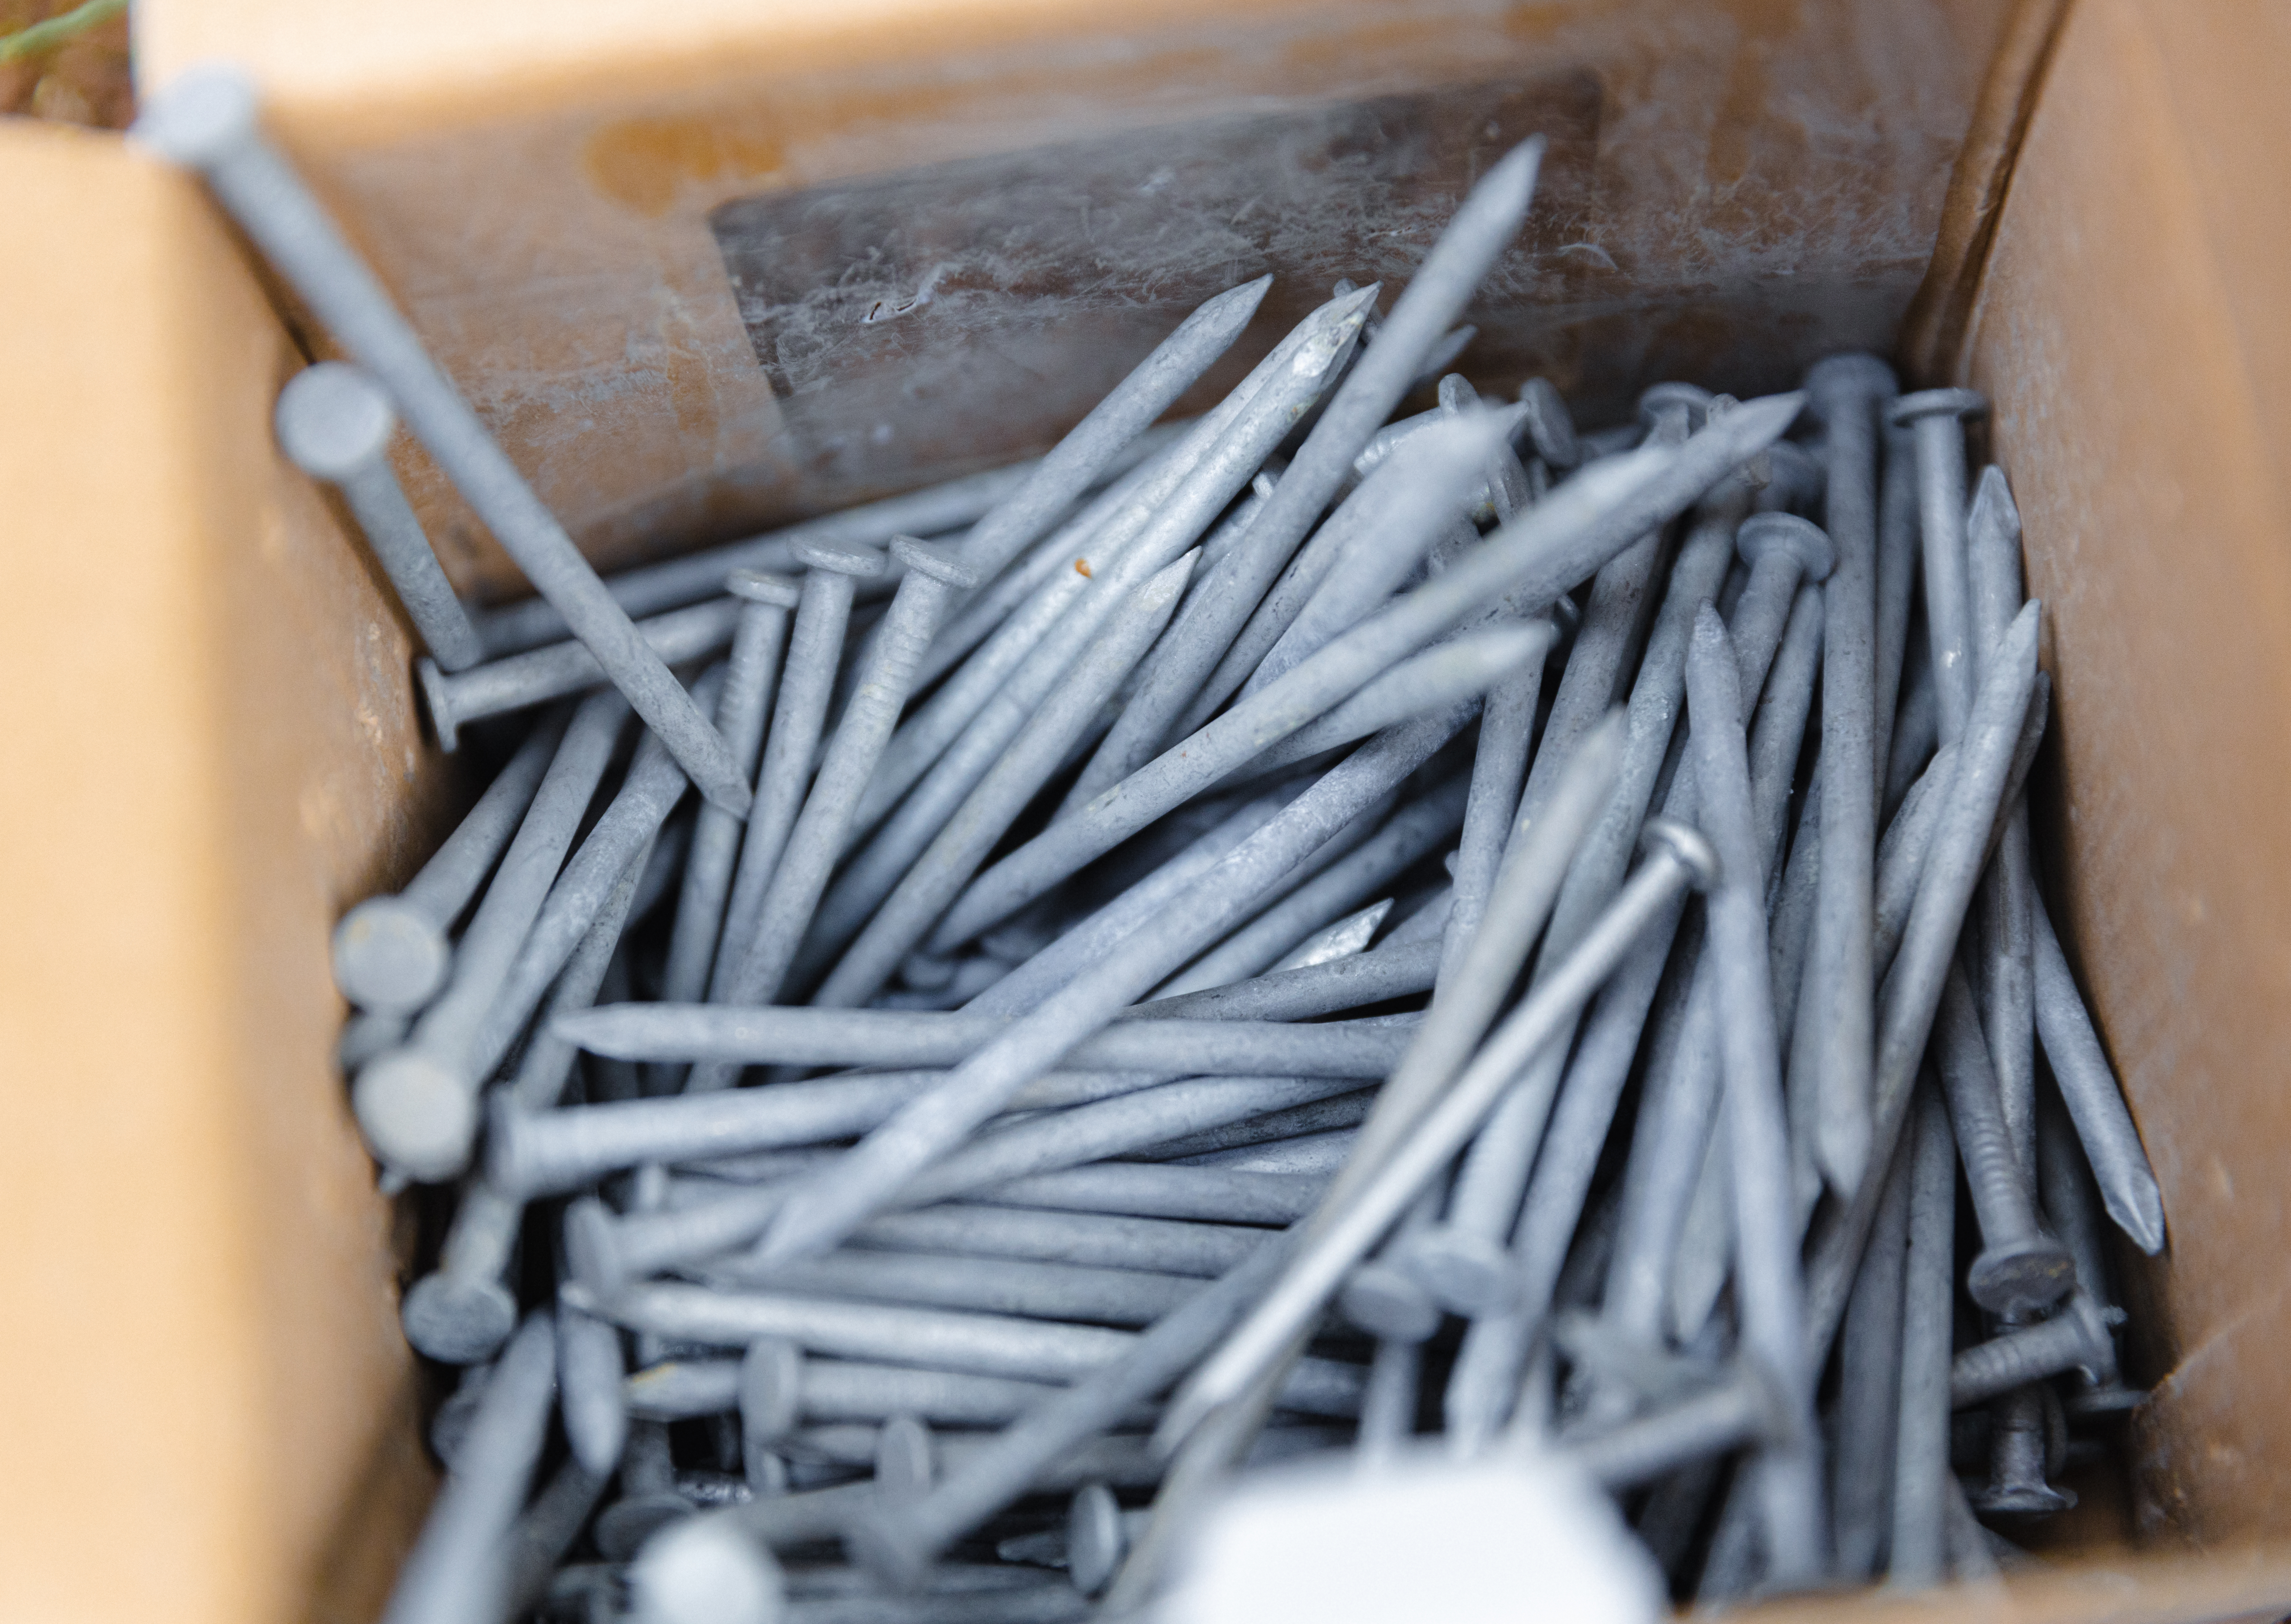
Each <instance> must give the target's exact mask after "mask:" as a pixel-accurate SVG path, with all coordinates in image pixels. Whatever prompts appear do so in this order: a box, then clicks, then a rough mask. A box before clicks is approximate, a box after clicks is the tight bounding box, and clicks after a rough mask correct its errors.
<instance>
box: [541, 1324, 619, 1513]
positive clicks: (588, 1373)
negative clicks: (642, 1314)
mask: <svg viewBox="0 0 2291 1624" xmlns="http://www.w3.org/2000/svg"><path fill="white" fill-rule="evenodd" d="M625 1374H626V1371H625V1368H624V1366H623V1362H622V1358H621V1333H620V1332H619V1331H615V1330H614V1329H613V1327H612V1326H610V1325H608V1324H607V1323H605V1322H604V1321H602V1320H599V1319H593V1318H591V1316H589V1315H588V1314H583V1313H582V1312H581V1311H580V1310H579V1309H578V1308H574V1307H570V1306H565V1305H561V1304H560V1305H559V1307H558V1310H557V1386H558V1392H559V1410H560V1411H562V1412H563V1414H564V1418H565V1435H566V1438H567V1440H568V1441H569V1442H570V1443H572V1445H573V1456H574V1459H575V1460H576V1461H577V1462H578V1463H579V1464H580V1466H581V1467H582V1468H583V1470H584V1471H587V1472H588V1473H590V1474H591V1475H594V1476H596V1477H599V1478H603V1477H607V1476H610V1475H612V1471H613V1468H614V1467H616V1466H618V1465H619V1464H620V1459H621V1451H622V1448H623V1446H624V1445H625V1444H626V1443H627V1442H628V1435H629V1412H628V1404H627V1400H626V1398H625V1395H623V1391H622V1387H623V1378H624V1376H625Z"/></svg>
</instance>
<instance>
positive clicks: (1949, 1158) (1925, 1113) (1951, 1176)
mask: <svg viewBox="0 0 2291 1624" xmlns="http://www.w3.org/2000/svg"><path fill="white" fill-rule="evenodd" d="M1913 1114H1914V1117H1915V1120H1916V1124H1917V1128H1916V1132H1915V1134H1914V1136H1913V1138H1912V1141H1911V1143H1912V1146H1913V1148H1912V1151H1911V1154H1910V1173H1909V1258H1908V1262H1907V1265H1906V1266H1905V1269H1904V1272H1903V1276H1902V1298H1901V1302H1902V1306H1901V1330H1902V1336H1901V1405H1900V1409H1899V1411H1897V1414H1898V1416H1899V1419H1898V1420H1897V1422H1896V1423H1895V1429H1894V1438H1895V1444H1894V1457H1893V1460H1894V1465H1893V1533H1892V1537H1891V1543H1890V1545H1889V1552H1890V1555H1889V1556H1888V1558H1887V1566H1886V1582H1887V1584H1888V1585H1890V1586H1893V1587H1896V1588H1916V1587H1920V1586H1925V1585H1934V1584H1939V1583H1940V1582H1941V1580H1943V1579H1945V1578H1947V1577H1948V1574H1949V1566H1948V1560H1949V1558H1948V1547H1947V1522H1946V1505H1945V1501H1944V1496H1943V1490H1944V1488H1945V1487H1946V1480H1947V1478H1948V1477H1949V1331H1950V1328H1951V1326H1952V1325H1954V1324H1955V1323H1956V1318H1957V1314H1956V1303H1957V1256H1956V1226H1957V1146H1956V1144H1955V1142H1954V1141H1953V1140H1952V1138H1950V1135H1949V1115H1948V1113H1947V1112H1946V1111H1944V1110H1943V1109H1942V1107H1941V1101H1940V1099H1939V1098H1938V1097H1935V1094H1934V1093H1933V1091H1928V1092H1927V1093H1926V1094H1925V1096H1924V1097H1923V1100H1922V1103H1920V1104H1919V1105H1917V1107H1916V1109H1915V1111H1914V1113H1913Z"/></svg>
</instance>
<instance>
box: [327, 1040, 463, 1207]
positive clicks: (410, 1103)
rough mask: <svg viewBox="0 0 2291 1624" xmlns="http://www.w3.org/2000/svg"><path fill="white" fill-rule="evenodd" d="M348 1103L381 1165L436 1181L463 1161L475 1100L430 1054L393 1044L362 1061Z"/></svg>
mask: <svg viewBox="0 0 2291 1624" xmlns="http://www.w3.org/2000/svg"><path fill="white" fill-rule="evenodd" d="M350 1108H351V1109H352V1111H354V1112H355V1113H357V1116H358V1128H359V1129H360V1130H361V1131H363V1132H364V1133H365V1135H366V1144H367V1145H369V1146H372V1147H373V1150H374V1155H375V1156H376V1157H377V1158H378V1159H379V1160H380V1161H381V1162H382V1164H383V1165H384V1166H386V1167H390V1168H393V1169H395V1170H398V1171H399V1172H401V1173H404V1174H406V1176H407V1177H408V1178H414V1179H416V1180H418V1181H421V1182H422V1183H425V1184H436V1183H439V1182H441V1181H443V1180H445V1179H447V1178H452V1177H454V1174H456V1173H458V1172H460V1171H461V1170H462V1168H463V1167H465V1166H466V1165H468V1162H469V1160H470V1141H471V1140H472V1139H474V1138H476V1137H477V1130H478V1107H477V1102H476V1101H475V1100H474V1099H472V1098H471V1097H470V1089H469V1087H468V1085H467V1084H466V1083H464V1082H463V1081H462V1079H460V1078H459V1077H457V1076H455V1075H454V1073H453V1072H452V1071H451V1070H450V1069H449V1068H448V1067H446V1065H442V1064H440V1063H439V1061H438V1059H437V1057H435V1056H432V1055H429V1054H425V1053H423V1052H422V1050H421V1049H392V1050H391V1051H390V1053H388V1054H386V1055H383V1056H382V1057H381V1058H379V1059H377V1060H374V1061H372V1062H370V1063H368V1064H367V1065H366V1068H365V1069H364V1070H363V1071H361V1072H359V1073H358V1081H357V1083H356V1084H355V1085H354V1086H353V1087H352V1088H351V1089H350Z"/></svg>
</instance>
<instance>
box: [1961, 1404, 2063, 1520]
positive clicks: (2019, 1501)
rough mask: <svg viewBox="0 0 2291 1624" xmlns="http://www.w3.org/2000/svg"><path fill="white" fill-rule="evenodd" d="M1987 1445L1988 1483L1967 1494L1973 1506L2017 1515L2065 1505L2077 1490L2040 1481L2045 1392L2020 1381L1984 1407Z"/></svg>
mask: <svg viewBox="0 0 2291 1624" xmlns="http://www.w3.org/2000/svg"><path fill="white" fill-rule="evenodd" d="M1989 1416H1990V1419H1989V1426H1990V1440H1991V1445H1992V1447H1991V1451H1990V1478H1989V1483H1988V1484H1987V1485H1986V1486H1985V1487H1983V1488H1981V1489H1977V1490H1975V1491H1973V1492H1972V1493H1971V1494H1970V1495H1969V1496H1968V1497H1967V1498H1968V1499H1970V1500H1971V1501H1972V1503H1973V1509H1975V1510H1976V1511H1987V1512H1991V1513H1997V1512H2003V1513H2009V1514H2014V1515H2022V1516H2035V1515H2047V1514H2050V1513H2053V1512H2058V1511H2066V1510H2068V1509H2069V1508H2070V1507H2072V1506H2074V1505H2075V1504H2076V1503H2077V1501H2076V1496H2075V1495H2073V1494H2071V1493H2070V1492H2069V1491H2066V1490H2064V1489H2055V1488H2054V1487H2053V1485H2052V1484H2050V1483H2046V1481H2045V1452H2046V1438H2045V1398H2044V1394H2043V1393H2042V1392H2041V1391H2040V1390H2038V1389H2035V1388H2030V1387H2022V1388H2018V1389H2016V1390H2015V1391H2014V1392H2011V1393H2008V1394H2006V1395H2005V1397H2004V1398H2003V1400H2002V1401H2001V1402H1999V1403H1998V1404H1997V1405H1995V1406H1994V1407H1993V1408H1992V1409H1991V1410H1990V1412H1989Z"/></svg>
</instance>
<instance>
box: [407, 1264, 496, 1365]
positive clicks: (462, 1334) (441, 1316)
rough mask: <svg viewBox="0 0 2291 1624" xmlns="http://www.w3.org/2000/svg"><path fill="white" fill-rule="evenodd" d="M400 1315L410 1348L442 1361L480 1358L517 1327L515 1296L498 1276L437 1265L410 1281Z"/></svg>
mask: <svg viewBox="0 0 2291 1624" xmlns="http://www.w3.org/2000/svg"><path fill="white" fill-rule="evenodd" d="M398 1318H399V1319H400V1320H401V1321H403V1322H404V1323H405V1326H406V1340H407V1341H408V1342H410V1343H412V1344H413V1345H414V1352H416V1353H418V1354H422V1355H425V1356H427V1357H429V1358H431V1359H435V1360H438V1361H439V1362H440V1363H445V1364H478V1363H482V1362H484V1361H485V1360H487V1359H490V1358H492V1357H493V1356H494V1355H495V1354H497V1353H499V1352H501V1350H502V1344H503V1343H505V1342H507V1341H508V1340H509V1339H510V1332H511V1331H515V1330H516V1329H517V1299H516V1298H513V1297H511V1296H510V1294H509V1291H508V1290H507V1288H505V1287H504V1286H502V1283H501V1282H499V1281H497V1280H462V1279H458V1278H456V1277H455V1276H454V1275H452V1274H446V1273H444V1272H443V1271H440V1272H438V1273H437V1274H425V1275H423V1276H422V1278H421V1279H420V1280H417V1281H415V1282H414V1289H413V1290H410V1291H408V1292H407V1293H406V1300H405V1302H404V1303H402V1304H401V1305H399V1307H398Z"/></svg>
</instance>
